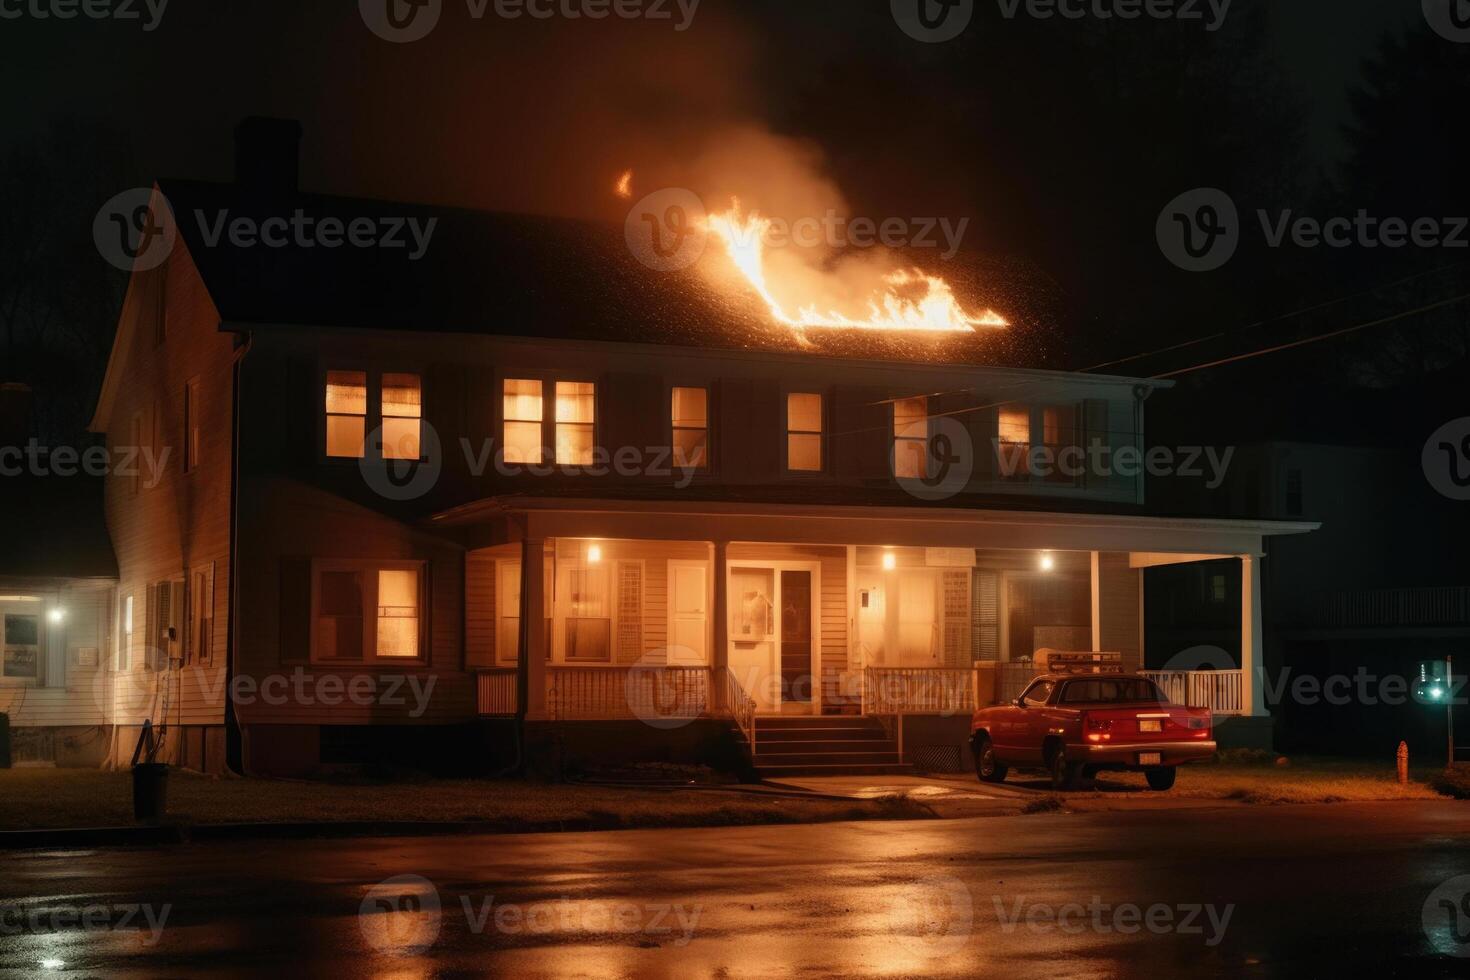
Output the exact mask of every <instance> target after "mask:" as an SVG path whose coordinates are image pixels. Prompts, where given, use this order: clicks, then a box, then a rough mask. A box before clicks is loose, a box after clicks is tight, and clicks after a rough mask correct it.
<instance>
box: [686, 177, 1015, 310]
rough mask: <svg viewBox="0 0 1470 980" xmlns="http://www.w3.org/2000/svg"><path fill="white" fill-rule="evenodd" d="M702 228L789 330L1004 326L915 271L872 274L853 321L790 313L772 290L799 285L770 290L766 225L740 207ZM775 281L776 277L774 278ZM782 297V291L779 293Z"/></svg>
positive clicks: (767, 222)
mask: <svg viewBox="0 0 1470 980" xmlns="http://www.w3.org/2000/svg"><path fill="white" fill-rule="evenodd" d="M706 224H707V226H708V230H709V231H711V232H713V233H714V234H715V236H716V237H717V238H719V239H720V241H721V242H722V243H723V244H724V246H725V251H726V252H727V253H728V254H729V256H730V260H731V261H732V262H733V263H734V265H735V268H736V269H738V270H739V271H740V274H741V275H742V276H743V277H744V278H745V280H746V282H747V283H748V284H749V285H750V287H751V288H752V289H754V290H755V291H756V293H757V294H759V296H760V298H761V299H762V300H764V301H765V304H766V305H767V306H768V307H769V308H770V311H771V315H772V316H773V317H775V319H776V320H777V321H779V322H780V323H784V324H786V325H787V326H790V327H850V328H858V329H868V330H947V331H968V332H972V333H973V332H974V330H975V328H976V327H1004V326H1008V324H1007V323H1006V321H1005V320H1004V319H1003V318H1001V317H1000V316H999V315H997V314H996V313H995V312H993V311H992V310H988V309H987V310H986V311H985V312H984V313H981V314H980V315H978V316H973V315H971V314H970V313H968V312H966V311H965V309H964V308H963V307H961V306H960V303H959V300H957V299H956V298H955V295H954V292H953V291H952V290H951V289H950V287H949V283H947V282H945V281H944V280H943V279H941V278H940V277H938V276H933V275H929V274H928V273H926V272H923V271H921V270H919V269H899V270H896V271H892V272H888V273H882V274H878V273H874V275H873V281H872V283H871V284H870V287H869V288H870V295H869V296H868V298H867V299H866V300H865V304H866V307H867V316H866V317H862V316H853V315H851V314H848V313H843V312H841V311H839V310H836V309H830V308H829V309H827V310H825V311H824V310H821V309H819V307H818V305H817V303H815V302H812V303H809V304H807V305H805V306H798V307H797V308H796V309H795V310H794V311H792V310H788V309H787V304H786V303H784V302H783V301H782V300H780V299H779V298H778V297H777V295H776V292H777V289H780V288H781V287H783V286H784V287H787V288H796V289H800V287H801V284H800V283H782V284H778V286H777V287H776V288H773V286H772V283H771V281H770V280H771V278H772V277H773V276H772V274H771V273H770V271H769V270H768V263H767V261H766V255H765V243H764V239H765V236H766V233H767V231H769V230H770V227H771V222H770V220H769V219H766V218H763V217H761V216H760V215H759V214H756V213H752V214H750V215H749V216H748V217H744V216H742V215H741V212H740V202H739V201H732V202H731V207H730V210H728V211H726V212H724V213H722V214H711V215H709V217H708V219H707V221H706ZM775 277H776V278H780V277H779V274H778V275H776V276H775ZM783 291H784V290H783Z"/></svg>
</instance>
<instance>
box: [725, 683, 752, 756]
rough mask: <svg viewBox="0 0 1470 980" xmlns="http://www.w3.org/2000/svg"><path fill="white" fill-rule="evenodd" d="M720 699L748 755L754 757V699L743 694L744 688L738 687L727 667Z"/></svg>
mask: <svg viewBox="0 0 1470 980" xmlns="http://www.w3.org/2000/svg"><path fill="white" fill-rule="evenodd" d="M720 690H721V697H722V698H723V700H724V705H723V707H724V709H725V710H726V711H727V712H729V714H730V717H731V718H732V719H733V720H734V721H735V727H737V728H739V729H740V734H741V735H743V736H744V737H745V742H746V744H747V745H749V746H750V754H751V755H752V756H754V755H755V698H753V697H751V696H750V695H749V694H746V693H745V688H743V687H741V686H740V681H739V680H738V679H737V678H736V677H735V672H734V671H733V670H731V669H730V668H729V667H726V668H725V678H724V683H723V684H722V685H721V688H720Z"/></svg>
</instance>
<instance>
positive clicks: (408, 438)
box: [383, 374, 424, 459]
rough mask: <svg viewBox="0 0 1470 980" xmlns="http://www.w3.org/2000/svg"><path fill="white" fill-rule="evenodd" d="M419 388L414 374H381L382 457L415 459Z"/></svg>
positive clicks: (420, 417)
mask: <svg viewBox="0 0 1470 980" xmlns="http://www.w3.org/2000/svg"><path fill="white" fill-rule="evenodd" d="M423 414H424V407H423V388H422V385H421V384H420V382H419V376H418V375H416V374H384V375H383V458H384V459H418V458H419V432H420V427H421V425H422V424H423Z"/></svg>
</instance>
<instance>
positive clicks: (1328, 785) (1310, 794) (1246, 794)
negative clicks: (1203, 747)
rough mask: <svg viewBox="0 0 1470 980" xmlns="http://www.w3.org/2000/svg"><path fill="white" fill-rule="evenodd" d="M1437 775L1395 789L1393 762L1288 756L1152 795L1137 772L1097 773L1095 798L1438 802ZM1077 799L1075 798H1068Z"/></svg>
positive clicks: (1195, 772) (1205, 766)
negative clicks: (1286, 761)
mask: <svg viewBox="0 0 1470 980" xmlns="http://www.w3.org/2000/svg"><path fill="white" fill-rule="evenodd" d="M1440 772H1441V770H1438V769H1432V768H1425V769H1414V770H1410V772H1409V782H1408V783H1406V784H1404V785H1402V786H1401V785H1399V782H1398V777H1397V775H1396V773H1395V770H1394V762H1393V759H1392V758H1389V759H1387V760H1385V761H1384V762H1380V763H1374V762H1367V761H1364V760H1362V759H1330V758H1322V757H1292V759H1291V764H1290V765H1289V766H1277V765H1274V764H1272V763H1270V762H1267V763H1249V764H1243V763H1236V762H1216V763H1198V764H1194V765H1188V766H1181V767H1179V778H1178V781H1177V782H1175V784H1174V788H1173V789H1171V790H1169V791H1167V792H1164V793H1155V792H1152V791H1150V790H1149V789H1148V787H1147V784H1146V783H1145V782H1144V778H1143V774H1142V773H1131V772H1105V773H1099V774H1098V777H1097V784H1096V787H1095V792H1094V794H1093V795H1094V796H1097V797H1110V796H1113V795H1115V794H1125V793H1126V794H1131V793H1138V794H1140V795H1146V796H1159V797H1171V796H1172V797H1177V798H1182V799H1206V800H1239V801H1241V802H1244V803H1340V802H1345V801H1358V800H1438V799H1443V798H1444V796H1443V795H1442V794H1441V793H1439V792H1436V791H1435V789H1433V788H1431V785H1430V783H1431V781H1432V780H1434V779H1435V778H1436V777H1437V776H1438V775H1439V774H1440ZM1068 795H1069V796H1071V795H1076V794H1068Z"/></svg>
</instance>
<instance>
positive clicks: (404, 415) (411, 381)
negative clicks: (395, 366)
mask: <svg viewBox="0 0 1470 980" xmlns="http://www.w3.org/2000/svg"><path fill="white" fill-rule="evenodd" d="M372 380H374V379H370V378H369V376H368V373H367V372H366V371H328V372H327V383H326V399H325V405H324V408H325V410H326V418H327V455H328V456H332V457H336V458H343V459H361V458H362V457H363V456H364V455H366V453H367V432H368V428H369V426H370V424H371V423H372V422H374V421H380V423H381V424H380V428H379V435H380V438H381V446H382V454H383V458H384V459H418V458H419V456H420V444H421V435H422V427H423V414H424V411H423V382H422V381H421V379H420V378H419V376H418V375H417V374H403V373H391V372H389V373H384V374H383V375H381V376H375V380H376V382H377V385H376V387H377V391H378V395H379V397H378V398H377V399H376V401H374V400H373V399H371V398H370V397H369V395H370V394H371V388H372V384H371V381H372ZM374 411H376V413H377V416H378V417H373V413H374ZM379 417H380V418H379Z"/></svg>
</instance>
